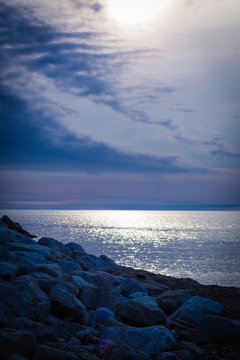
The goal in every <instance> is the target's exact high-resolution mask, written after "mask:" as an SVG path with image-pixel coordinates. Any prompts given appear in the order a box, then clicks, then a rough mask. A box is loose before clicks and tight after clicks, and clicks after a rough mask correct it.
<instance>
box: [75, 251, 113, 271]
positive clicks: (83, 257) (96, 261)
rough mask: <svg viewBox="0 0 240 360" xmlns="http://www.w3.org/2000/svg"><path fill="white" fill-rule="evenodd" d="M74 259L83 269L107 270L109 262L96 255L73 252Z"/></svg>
mask: <svg viewBox="0 0 240 360" xmlns="http://www.w3.org/2000/svg"><path fill="white" fill-rule="evenodd" d="M74 259H75V261H77V262H78V263H79V265H81V267H82V268H83V270H85V271H88V270H103V271H104V270H107V269H109V263H108V261H106V260H105V259H102V258H100V257H97V256H95V255H91V254H79V253H75V254H74Z"/></svg>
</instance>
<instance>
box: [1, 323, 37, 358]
mask: <svg viewBox="0 0 240 360" xmlns="http://www.w3.org/2000/svg"><path fill="white" fill-rule="evenodd" d="M34 347H35V337H34V336H33V335H32V334H31V333H30V332H28V331H23V330H15V329H7V328H5V329H1V330H0V349H1V359H3V360H5V359H7V358H8V357H9V356H10V355H12V354H22V355H26V356H27V357H28V356H31V355H32V354H33V351H34Z"/></svg>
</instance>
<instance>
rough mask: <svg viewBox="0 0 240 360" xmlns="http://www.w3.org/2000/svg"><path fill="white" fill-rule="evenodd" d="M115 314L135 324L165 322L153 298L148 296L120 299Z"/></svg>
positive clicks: (144, 324) (143, 324)
mask: <svg viewBox="0 0 240 360" xmlns="http://www.w3.org/2000/svg"><path fill="white" fill-rule="evenodd" d="M117 315H118V316H120V317H121V319H122V320H123V321H124V322H127V323H129V324H132V325H137V326H150V325H157V324H166V316H165V314H164V312H163V311H162V310H161V309H160V308H159V306H158V304H157V302H156V300H155V298H153V297H150V296H143V297H138V298H136V299H131V300H126V301H122V302H121V303H120V305H119V306H118V308H117Z"/></svg>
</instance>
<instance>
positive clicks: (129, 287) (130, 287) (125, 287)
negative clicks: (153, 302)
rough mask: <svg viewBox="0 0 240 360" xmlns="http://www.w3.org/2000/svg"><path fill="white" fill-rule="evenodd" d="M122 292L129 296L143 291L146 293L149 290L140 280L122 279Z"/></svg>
mask: <svg viewBox="0 0 240 360" xmlns="http://www.w3.org/2000/svg"><path fill="white" fill-rule="evenodd" d="M120 288H121V293H122V294H123V295H124V296H129V295H130V294H133V293H136V292H141V293H144V294H146V295H147V294H148V291H147V289H146V287H145V286H143V285H141V284H140V282H139V281H137V280H134V279H129V278H127V279H122V280H121V285H120Z"/></svg>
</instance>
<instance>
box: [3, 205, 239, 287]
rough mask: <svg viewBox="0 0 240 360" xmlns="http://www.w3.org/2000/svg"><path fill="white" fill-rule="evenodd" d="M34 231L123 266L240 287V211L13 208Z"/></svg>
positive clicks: (10, 213)
mask: <svg viewBox="0 0 240 360" xmlns="http://www.w3.org/2000/svg"><path fill="white" fill-rule="evenodd" d="M3 213H7V214H8V215H9V216H10V217H12V218H13V220H15V221H18V222H20V223H21V224H22V226H24V227H25V228H26V229H28V230H29V231H30V232H33V233H36V234H37V235H38V236H49V237H54V238H56V239H58V240H60V241H63V242H65V243H66V242H69V241H75V242H78V243H80V244H81V245H82V246H83V247H84V249H85V250H86V251H87V252H89V253H92V254H95V255H101V254H105V255H107V256H109V257H110V258H112V259H113V260H115V261H116V262H117V263H119V264H121V265H126V266H131V267H135V268H141V269H146V270H150V271H153V272H155V273H162V274H165V275H172V276H177V277H191V278H193V279H196V280H198V281H199V282H201V283H204V284H214V283H216V284H219V285H227V286H230V285H234V286H240V278H239V273H240V241H239V234H240V216H239V215H240V214H239V213H238V212H227V211H224V212H214V211H204V212H198V211H92V210H91V211H68V210H66V211H64V210H62V211H61V210H59V211H55V210H49V211H48V210H34V211H33V210H31V211H30V210H28V211H27V210H11V211H9V210H8V211H5V212H3V211H1V215H2V214H3Z"/></svg>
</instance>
